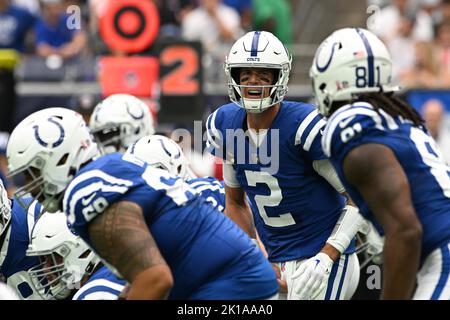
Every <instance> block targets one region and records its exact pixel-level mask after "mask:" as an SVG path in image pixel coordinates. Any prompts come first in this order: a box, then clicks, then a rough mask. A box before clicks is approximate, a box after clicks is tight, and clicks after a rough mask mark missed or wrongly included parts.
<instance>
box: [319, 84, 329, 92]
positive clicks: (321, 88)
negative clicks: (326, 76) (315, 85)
mask: <svg viewBox="0 0 450 320" xmlns="http://www.w3.org/2000/svg"><path fill="white" fill-rule="evenodd" d="M326 87H327V84H326V83H321V84H320V86H319V89H320V91H322V92H324V90H325V88H326Z"/></svg>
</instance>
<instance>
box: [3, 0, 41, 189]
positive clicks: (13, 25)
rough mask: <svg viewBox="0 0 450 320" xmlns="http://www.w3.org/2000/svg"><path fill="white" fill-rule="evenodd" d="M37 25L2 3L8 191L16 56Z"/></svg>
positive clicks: (22, 12)
mask: <svg viewBox="0 0 450 320" xmlns="http://www.w3.org/2000/svg"><path fill="white" fill-rule="evenodd" d="M34 23H35V18H34V16H33V15H32V14H30V13H29V12H28V11H27V10H25V9H22V8H19V7H16V6H14V5H11V2H10V0H0V101H1V103H0V106H1V107H0V178H1V179H2V180H3V182H4V184H5V186H6V188H7V189H8V191H10V189H9V188H8V181H7V180H6V178H5V177H4V173H6V172H7V165H6V156H5V151H6V144H7V142H8V138H9V133H10V132H11V131H12V129H13V115H14V114H15V113H16V101H17V100H16V80H15V77H14V68H15V65H16V63H17V61H18V58H19V56H18V53H17V52H22V51H23V50H24V47H25V45H24V43H25V36H26V34H27V33H28V31H29V30H31V28H32V26H33V24H34Z"/></svg>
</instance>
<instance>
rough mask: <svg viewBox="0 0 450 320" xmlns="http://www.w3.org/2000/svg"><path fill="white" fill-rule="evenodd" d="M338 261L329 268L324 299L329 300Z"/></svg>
mask: <svg viewBox="0 0 450 320" xmlns="http://www.w3.org/2000/svg"><path fill="white" fill-rule="evenodd" d="M339 261H340V259H339V260H338V261H336V262H335V263H334V264H333V267H332V268H331V273H330V277H329V278H328V285H327V292H326V293H325V300H330V297H331V291H332V290H333V283H334V279H335V278H336V274H337V270H338V267H339Z"/></svg>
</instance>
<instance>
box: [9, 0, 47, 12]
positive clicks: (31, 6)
mask: <svg viewBox="0 0 450 320" xmlns="http://www.w3.org/2000/svg"><path fill="white" fill-rule="evenodd" d="M12 3H13V5H15V6H17V7H19V8H23V9H27V10H28V12H30V13H31V14H33V15H34V16H39V14H40V8H39V0H13V2H12Z"/></svg>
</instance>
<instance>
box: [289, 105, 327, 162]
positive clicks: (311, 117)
mask: <svg viewBox="0 0 450 320" xmlns="http://www.w3.org/2000/svg"><path fill="white" fill-rule="evenodd" d="M295 123H297V129H296V132H295V145H296V146H297V148H298V149H299V150H300V151H301V152H302V153H304V154H305V155H306V156H307V157H308V158H309V159H310V160H311V161H314V160H322V159H325V158H326V157H325V155H324V153H323V151H322V146H321V138H322V131H323V129H324V127H325V124H326V122H325V120H324V119H323V118H322V116H321V115H320V114H319V113H318V112H317V110H316V109H315V108H314V106H312V105H307V104H304V105H302V112H300V113H299V114H298V115H297V119H296V121H295Z"/></svg>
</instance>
